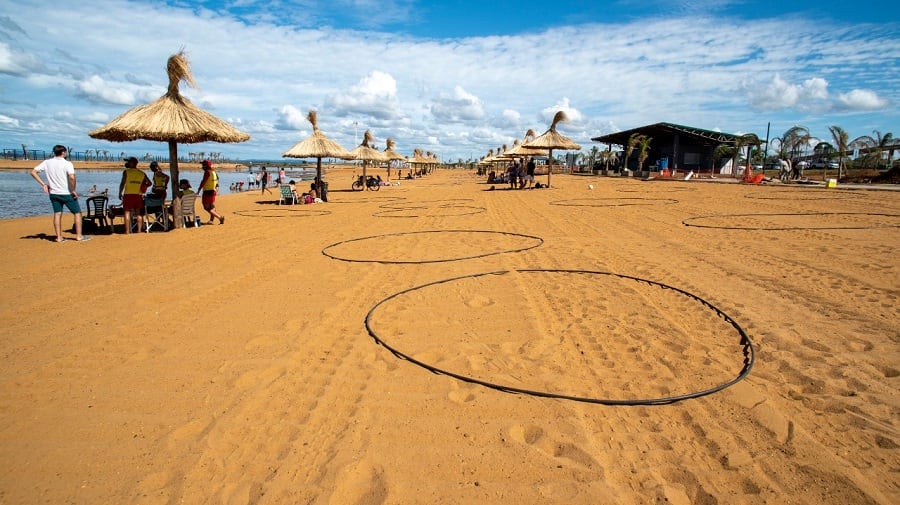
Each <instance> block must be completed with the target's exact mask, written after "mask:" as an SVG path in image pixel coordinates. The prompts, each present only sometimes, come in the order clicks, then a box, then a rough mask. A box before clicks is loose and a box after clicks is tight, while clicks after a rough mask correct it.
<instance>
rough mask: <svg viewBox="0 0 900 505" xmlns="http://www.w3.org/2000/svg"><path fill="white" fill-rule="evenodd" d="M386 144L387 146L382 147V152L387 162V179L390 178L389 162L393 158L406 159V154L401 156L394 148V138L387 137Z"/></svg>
mask: <svg viewBox="0 0 900 505" xmlns="http://www.w3.org/2000/svg"><path fill="white" fill-rule="evenodd" d="M386 144H387V147H385V148H384V152H383V154H384V157H385V158H386V159H387V162H388V172H387V175H388V180H391V162H392V161H394V160H403V161H406V156H403V155H402V154H400V153H398V152H397V151H395V150H394V146H396V145H397V143H396V142H394V139H392V138H390V137H388V138H387V142H386Z"/></svg>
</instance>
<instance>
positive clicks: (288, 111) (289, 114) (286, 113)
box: [275, 105, 312, 130]
mask: <svg viewBox="0 0 900 505" xmlns="http://www.w3.org/2000/svg"><path fill="white" fill-rule="evenodd" d="M306 116H307V113H305V112H303V111H301V110H300V109H298V108H296V107H294V106H293V105H285V106H283V107H281V108H280V109H278V120H277V121H276V122H275V127H276V128H278V129H280V130H302V129H304V128H307V127H312V125H311V124H310V123H309V120H307V119H306Z"/></svg>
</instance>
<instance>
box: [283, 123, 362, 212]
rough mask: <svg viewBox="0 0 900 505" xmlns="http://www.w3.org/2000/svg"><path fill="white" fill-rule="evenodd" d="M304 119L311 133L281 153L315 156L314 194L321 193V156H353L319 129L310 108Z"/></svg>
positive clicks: (290, 156)
mask: <svg viewBox="0 0 900 505" xmlns="http://www.w3.org/2000/svg"><path fill="white" fill-rule="evenodd" d="M306 119H308V120H309V122H310V124H312V127H313V132H312V135H310V136H309V137H307V138H306V139H304V140H301V141H300V142H298V143H296V144H294V147H292V148H290V149H288V150H287V151H286V152H285V153H283V154H282V155H281V157H282V158H315V159H316V194H317V195H321V194H322V186H323V183H322V158H340V159H342V160H352V159H353V156H352V155H351V154H350V152H349V151H347V150H346V149H344V148H343V147H342V146H341V145H340V144H338V143H337V142H335V141H333V140H331V139H329V138H328V137H326V136H325V134H324V133H322V132H321V131H320V130H319V123H318V114H317V113H316V111H314V110H311V111H309V114H307V115H306Z"/></svg>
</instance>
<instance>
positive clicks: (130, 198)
mask: <svg viewBox="0 0 900 505" xmlns="http://www.w3.org/2000/svg"><path fill="white" fill-rule="evenodd" d="M200 165H201V167H202V168H203V178H202V179H201V180H200V190H201V191H203V193H202V194H201V202H202V205H203V209H204V210H205V211H206V212H208V213H209V223H208V224H213V223H215V220H217V219H218V220H219V224H225V216H223V215H222V214H220V213H219V212H218V210H216V196H217V195H218V193H219V174H217V173H216V171H215V170H214V169H213V166H212V162H211V161H209V160H203V162H201V164H200ZM150 170H151V171H152V172H153V179H152V180H151V179H149V178H148V177H147V174H145V173H144V172H143V171H142V170H140V169H139V168H138V160H137V158H135V157H133V156H132V157H130V158H126V159H125V170H124V171H123V172H122V182H120V183H119V199H121V200H122V210H123V212H124V214H125V222H126V223H130V222H131V216H132V214H134V215H135V219H136V221H137V229H139V230H142V229H144V228H143V225H144V223H143V221H144V216H143V209H144V199H145V198H147V199H152V200H153V201H157V202H159V206H160V207H162V206H163V203H164V202H165V201H166V196H167V193H168V189H167V188H168V184H169V175H168V174H166V173H164V172H163V171H162V170H160V168H159V163H157V162H156V161H152V162H150ZM148 189H150V191H149V192H147V190H148ZM178 189H179V195H178V196H179V197H182V196H184V195H186V194H193V193H194V191H193V190H192V189H191V183H190V181H188V180H187V179H180V180H179V181H178ZM145 192H147V193H146V195H145ZM125 233H126V234H129V233H131V227H130V226H127V225H126V226H125Z"/></svg>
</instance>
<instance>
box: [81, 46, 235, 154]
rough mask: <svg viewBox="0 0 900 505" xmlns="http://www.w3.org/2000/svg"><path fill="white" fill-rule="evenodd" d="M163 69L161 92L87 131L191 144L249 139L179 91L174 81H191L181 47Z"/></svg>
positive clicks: (113, 138) (126, 138)
mask: <svg viewBox="0 0 900 505" xmlns="http://www.w3.org/2000/svg"><path fill="white" fill-rule="evenodd" d="M166 70H167V71H168V75H169V90H168V91H167V92H166V94H165V95H163V96H162V97H160V98H159V99H158V100H156V101H155V102H153V103H149V104H146V105H140V106H138V107H135V108H133V109H130V110H128V111H126V112H125V113H124V114H122V115H120V116H119V117H117V118H115V119H113V120H112V121H110V122H109V123H108V124H107V125H106V126H103V127H101V128H97V129H96V130H94V131H92V132H90V133H88V135H90V136H91V137H93V138H95V139H103V140H109V141H111V142H127V141H130V140H139V139H144V140H155V141H158V142H171V141H174V142H177V143H179V144H195V143H197V142H223V143H224V142H244V141H247V140H250V135H248V134H246V133H244V132H242V131H240V130H238V129H237V128H235V127H233V126H231V124H229V123H228V122H227V121H225V120H223V119H219V118H218V117H216V116H214V115H212V114H210V113H209V112H206V111H204V110H203V109H200V108H199V107H197V106H196V105H194V104H193V103H191V101H190V100H188V99H187V98H185V97H183V96H182V95H181V93H180V92H179V90H178V85H179V83H180V82H181V81H182V80H184V81H186V82H187V83H188V84H190V85H191V86H194V85H195V84H194V78H193V76H191V71H190V64H189V63H188V61H187V58H185V56H184V52H183V51H182V52H179V53H178V54H175V55H173V56H171V57H169V61H168V64H167V66H166Z"/></svg>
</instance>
